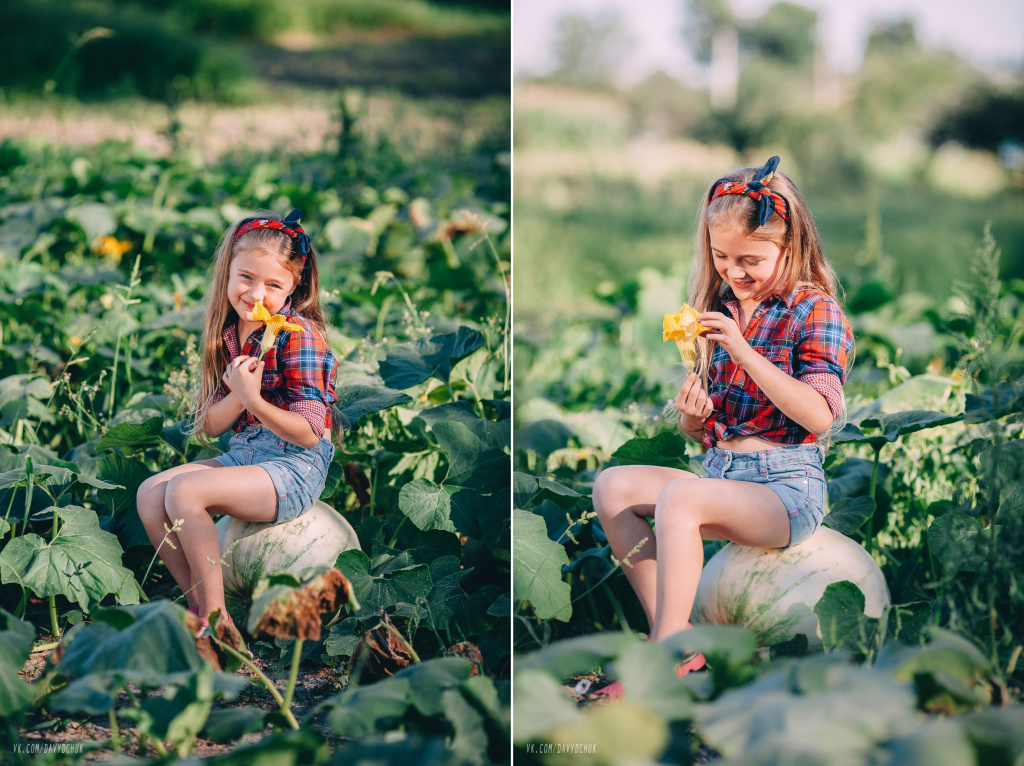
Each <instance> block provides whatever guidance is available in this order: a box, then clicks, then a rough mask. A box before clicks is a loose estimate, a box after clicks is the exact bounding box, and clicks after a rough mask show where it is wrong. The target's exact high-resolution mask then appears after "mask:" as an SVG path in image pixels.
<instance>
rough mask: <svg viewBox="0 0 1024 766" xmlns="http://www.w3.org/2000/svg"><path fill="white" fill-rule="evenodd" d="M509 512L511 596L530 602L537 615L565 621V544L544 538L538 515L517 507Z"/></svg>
mask: <svg viewBox="0 0 1024 766" xmlns="http://www.w3.org/2000/svg"><path fill="white" fill-rule="evenodd" d="M513 514H514V516H513V524H514V526H515V535H514V536H513V542H512V548H513V556H512V593H513V597H514V598H515V599H516V601H517V602H519V603H528V604H530V605H531V606H532V607H533V611H534V614H535V615H536V616H537V618H538V619H541V620H547V619H551V618H554V619H556V620H562V621H563V622H568V621H569V618H570V617H571V616H572V604H571V603H570V600H569V598H570V588H569V584H568V583H567V582H564V581H563V580H562V567H563V566H568V565H569V557H568V556H567V555H566V553H565V548H563V547H562V546H561V545H559V544H558V543H556V542H554V541H553V540H551V539H550V538H548V532H547V525H546V524H545V522H544V519H543V518H542V517H540V516H538V515H536V514H534V513H530V512H529V511H523V510H518V509H517V510H515V511H513Z"/></svg>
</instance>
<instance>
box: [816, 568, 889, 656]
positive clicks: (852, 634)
mask: <svg viewBox="0 0 1024 766" xmlns="http://www.w3.org/2000/svg"><path fill="white" fill-rule="evenodd" d="M864 604H865V599H864V593H863V592H862V591H861V589H860V588H858V587H857V586H856V585H855V584H854V583H852V582H850V581H849V580H843V581H842V582H834V583H831V584H829V586H828V587H827V588H825V592H824V593H823V594H822V596H821V598H820V599H819V600H818V603H817V604H815V605H814V613H815V614H816V615H817V616H818V625H819V626H820V629H821V640H822V643H823V644H824V646H825V650H826V651H831V650H832V649H835V648H837V647H838V648H842V649H846V650H848V651H852V652H857V651H862V652H866V651H867V649H869V648H870V642H871V640H872V638H873V636H874V634H875V629H876V627H877V624H878V620H876V619H874V618H872V617H868V616H866V615H865V614H864Z"/></svg>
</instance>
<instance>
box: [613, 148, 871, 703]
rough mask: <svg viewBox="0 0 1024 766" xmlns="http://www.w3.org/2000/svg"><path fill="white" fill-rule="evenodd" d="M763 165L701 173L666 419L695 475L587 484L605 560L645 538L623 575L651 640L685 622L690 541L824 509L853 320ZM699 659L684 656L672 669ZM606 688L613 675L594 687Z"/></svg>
mask: <svg viewBox="0 0 1024 766" xmlns="http://www.w3.org/2000/svg"><path fill="white" fill-rule="evenodd" d="M778 163H779V158H778V157H772V158H771V159H770V160H769V161H768V163H767V164H766V165H765V166H764V167H763V168H760V169H755V168H745V169H743V170H739V171H737V172H735V173H732V174H731V175H729V176H726V177H725V178H723V179H719V180H718V181H715V182H714V183H713V184H712V185H711V187H710V188H709V189H708V191H707V193H706V195H705V196H704V200H703V204H702V205H701V212H700V222H699V230H698V235H697V250H696V258H695V260H694V266H693V269H692V272H691V275H690V283H691V284H690V300H689V302H690V304H691V305H692V306H693V307H694V308H695V309H696V310H697V311H699V312H701V313H700V314H699V321H700V322H701V324H702V325H704V326H705V327H706V328H709V332H708V333H707V334H706V335H705V336H704V337H702V338H698V340H697V365H696V373H689V374H688V375H687V377H686V380H685V381H684V382H683V385H682V388H681V390H680V392H679V396H678V397H677V398H676V402H675V405H676V408H677V409H678V414H677V417H678V426H679V429H680V431H681V432H682V433H683V434H685V435H686V436H687V437H689V438H690V439H692V440H694V441H696V442H699V443H702V444H703V445H704V446H705V447H707V448H708V452H707V456H706V457H705V459H704V469H705V471H706V473H707V477H706V478H704V479H699V478H697V477H696V476H694V475H693V474H692V473H687V472H686V471H682V470H677V469H673V468H662V467H657V466H615V467H612V468H609V469H607V470H605V471H603V472H602V473H601V474H600V475H599V476H598V477H597V481H596V483H595V485H594V508H595V509H596V511H597V513H598V516H599V517H600V519H601V523H602V525H603V526H604V531H605V533H606V534H607V536H608V541H609V543H611V547H612V551H613V552H614V553H615V555H616V556H617V557H618V558H619V559H622V558H623V557H625V556H626V555H627V554H628V553H629V552H630V551H631V550H633V548H634V547H635V546H637V545H638V544H639V543H640V541H641V540H643V539H644V538H648V540H647V542H646V543H644V544H643V545H641V547H640V548H639V550H638V551H637V552H636V553H635V554H634V555H633V556H632V557H631V558H630V564H631V565H632V566H628V567H624V568H623V571H624V572H625V573H626V577H627V578H628V579H629V582H630V585H632V586H633V589H634V590H635V591H636V594H637V596H638V597H639V599H640V603H641V605H642V606H643V609H644V611H645V612H646V613H647V619H648V622H649V623H650V638H649V640H650V641H652V642H661V641H664V640H665V639H666V638H668V637H669V636H671V635H672V634H674V633H677V632H679V631H681V630H684V629H686V628H688V627H689V623H688V622H687V621H688V620H689V617H690V610H691V608H692V606H693V601H694V597H695V596H696V593H697V584H698V582H699V580H700V574H701V569H702V567H703V562H704V549H703V543H702V541H703V540H731V541H733V542H735V543H738V544H739V545H747V546H751V547H758V548H788V547H790V546H793V545H797V544H798V543H800V542H802V541H804V540H806V539H807V538H808V537H810V536H811V534H812V533H813V532H814V531H815V530H816V529H817V528H818V525H819V524H820V523H821V519H822V516H823V513H824V504H825V475H824V472H823V470H822V459H823V457H824V450H823V449H822V448H821V447H820V446H819V445H818V443H817V441H818V437H819V436H821V435H827V434H828V433H829V432H830V431H831V430H832V429H833V428H834V427H835V426H836V425H838V426H840V427H841V425H842V422H843V421H844V420H845V404H844V399H843V390H842V386H843V383H844V381H845V379H846V369H847V361H848V360H849V359H851V353H852V351H853V331H852V330H851V328H850V324H849V322H848V321H847V320H846V317H845V316H843V312H842V311H841V309H840V308H839V306H838V303H837V301H838V298H837V294H838V284H837V278H836V275H835V273H834V272H833V270H832V268H831V267H830V266H829V264H828V262H827V261H826V260H825V257H824V255H823V254H822V251H821V242H820V240H819V238H818V232H817V230H816V229H815V226H814V221H813V219H812V218H811V214H810V212H809V211H808V209H807V206H806V203H805V202H804V200H803V197H802V196H801V195H800V192H799V191H797V189H796V187H795V186H794V185H793V183H792V182H791V181H790V180H789V179H788V178H787V177H786V176H785V175H782V174H781V173H776V172H775V169H776V167H777V166H778ZM837 421H839V422H838V423H837ZM649 516H653V517H654V524H655V532H656V536H655V535H652V533H651V528H650V526H649V523H648V521H647V519H646V518H644V517H649ZM703 665H704V659H703V657H702V656H701V655H699V654H694V655H692V656H689V657H686V658H684V662H683V663H682V664H681V665H680V667H679V670H678V671H677V672H678V673H679V675H682V674H683V673H686V672H689V671H690V670H695V669H698V668H700V667H702V666H703ZM621 692H622V688H621V686H619V685H618V684H613V685H612V686H610V687H606V688H605V690H604V693H605V694H606V695H607V696H610V697H615V696H618V695H619V694H621Z"/></svg>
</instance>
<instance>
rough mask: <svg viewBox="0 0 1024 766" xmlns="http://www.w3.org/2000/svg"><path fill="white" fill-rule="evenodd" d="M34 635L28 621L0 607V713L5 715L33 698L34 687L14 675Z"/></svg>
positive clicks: (9, 714) (24, 659)
mask: <svg viewBox="0 0 1024 766" xmlns="http://www.w3.org/2000/svg"><path fill="white" fill-rule="evenodd" d="M35 635H36V631H35V628H34V627H32V624H31V623H28V622H25V621H24V620H19V619H18V618H17V617H15V616H14V615H13V614H11V613H10V612H8V611H7V610H5V609H0V717H3V718H5V719H8V720H9V719H10V718H11V717H12V716H14V715H15V714H16V713H19V712H21V711H22V710H25V709H26V708H28V707H31V705H32V703H33V702H34V701H35V696H36V691H35V689H33V688H32V687H31V686H30V685H29V684H28V683H27V682H25V681H24V680H22V679H21V678H20V677H19V675H18V674H19V673H20V672H21V668H22V666H23V665H24V664H25V661H26V660H27V659H28V657H29V654H30V653H31V651H32V640H33V639H34V638H35Z"/></svg>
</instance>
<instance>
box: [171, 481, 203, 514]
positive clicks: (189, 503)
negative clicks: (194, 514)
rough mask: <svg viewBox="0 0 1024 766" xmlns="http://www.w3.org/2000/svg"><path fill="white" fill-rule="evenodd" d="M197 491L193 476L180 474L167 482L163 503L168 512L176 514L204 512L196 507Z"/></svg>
mask: <svg viewBox="0 0 1024 766" xmlns="http://www.w3.org/2000/svg"><path fill="white" fill-rule="evenodd" d="M197 489H198V487H197V486H196V482H195V476H193V475H192V474H189V473H181V474H178V475H177V476H172V477H171V478H170V479H168V480H167V488H166V490H165V492H164V502H165V503H166V505H167V508H168V510H171V509H173V510H174V512H175V513H176V514H178V513H181V512H182V511H189V510H193V509H196V510H205V509H202V508H198V507H197V501H198V499H199V498H198V496H197Z"/></svg>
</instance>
